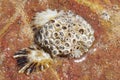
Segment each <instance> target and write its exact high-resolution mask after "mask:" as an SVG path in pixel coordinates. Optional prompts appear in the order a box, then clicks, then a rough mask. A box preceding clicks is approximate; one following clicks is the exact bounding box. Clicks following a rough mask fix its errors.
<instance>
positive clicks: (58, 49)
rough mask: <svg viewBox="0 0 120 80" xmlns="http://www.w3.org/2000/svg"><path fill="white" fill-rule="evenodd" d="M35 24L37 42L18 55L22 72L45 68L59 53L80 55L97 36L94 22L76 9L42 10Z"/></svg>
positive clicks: (17, 58)
mask: <svg viewBox="0 0 120 80" xmlns="http://www.w3.org/2000/svg"><path fill="white" fill-rule="evenodd" d="M33 25H34V28H36V30H34V44H33V45H31V46H30V47H28V48H24V49H22V50H19V51H18V52H16V53H15V55H14V58H16V60H17V64H18V66H20V68H21V69H20V70H19V72H20V73H26V74H30V73H31V72H33V71H37V70H44V69H46V68H48V67H49V66H50V64H52V62H54V58H56V57H63V56H64V57H66V58H67V57H70V58H80V57H81V56H83V55H84V54H85V53H86V52H87V51H88V49H89V48H90V47H91V46H92V44H93V42H94V40H95V37H94V30H93V29H92V27H91V25H90V24H89V23H88V22H87V21H85V20H84V19H83V18H82V17H81V16H79V15H76V14H75V13H73V12H72V11H63V10H61V11H57V10H50V9H47V10H46V11H43V12H38V13H36V16H35V17H34V21H33Z"/></svg>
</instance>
